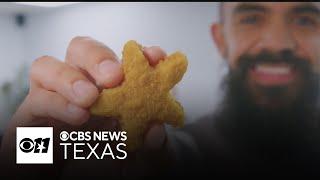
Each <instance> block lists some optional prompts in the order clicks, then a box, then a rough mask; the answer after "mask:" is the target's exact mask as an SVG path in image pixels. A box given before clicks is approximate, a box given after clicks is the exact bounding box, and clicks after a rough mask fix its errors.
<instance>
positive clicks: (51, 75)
mask: <svg viewBox="0 0 320 180" xmlns="http://www.w3.org/2000/svg"><path fill="white" fill-rule="evenodd" d="M30 79H31V89H30V91H33V89H39V88H44V89H46V90H49V91H54V92H57V93H58V94H60V95H62V96H63V97H64V98H66V99H67V100H68V101H69V102H70V103H72V104H75V105H77V106H79V107H83V108H87V107H89V106H90V105H91V104H92V103H93V102H94V101H95V100H96V98H97V97H98V93H99V92H98V89H97V87H96V86H95V85H94V84H92V83H91V82H90V81H89V80H88V79H87V78H86V76H85V75H83V74H82V73H80V72H79V71H77V70H75V69H74V68H72V67H71V66H69V65H67V64H65V63H63V62H60V61H59V60H57V59H55V58H53V57H49V56H44V57H41V58H39V59H37V60H36V61H35V62H34V63H33V65H32V67H31V73H30Z"/></svg>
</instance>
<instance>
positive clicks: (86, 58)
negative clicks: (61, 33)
mask: <svg viewBox="0 0 320 180" xmlns="http://www.w3.org/2000/svg"><path fill="white" fill-rule="evenodd" d="M66 63H68V64H70V65H72V66H73V67H75V68H77V69H80V70H82V71H85V73H86V75H89V76H90V79H92V80H94V81H95V83H96V85H97V86H100V87H107V88H109V87H115V86H117V85H118V84H120V82H121V81H122V79H123V72H122V68H121V64H120V63H119V62H118V57H117V56H116V54H115V53H114V52H113V51H112V50H111V49H110V48H109V47H107V46H106V45H104V44H103V43H101V42H99V41H96V40H94V39H92V38H90V37H75V38H73V39H72V40H71V42H70V44H69V47H68V49H67V54H66Z"/></svg>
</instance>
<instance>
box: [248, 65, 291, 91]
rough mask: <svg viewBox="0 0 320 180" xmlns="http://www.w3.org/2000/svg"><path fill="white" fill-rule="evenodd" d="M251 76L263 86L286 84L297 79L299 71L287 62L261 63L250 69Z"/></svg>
mask: <svg viewBox="0 0 320 180" xmlns="http://www.w3.org/2000/svg"><path fill="white" fill-rule="evenodd" d="M249 78H250V79H252V80H253V81H254V82H255V83H256V84H258V85H261V86H268V87H269V86H284V85H289V84H290V83H291V82H293V81H294V80H296V79H297V72H296V70H295V68H294V67H293V66H292V65H289V64H287V63H259V64H256V65H254V66H253V67H252V68H251V69H250V70H249Z"/></svg>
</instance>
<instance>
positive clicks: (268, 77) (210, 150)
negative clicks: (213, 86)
mask: <svg viewBox="0 0 320 180" xmlns="http://www.w3.org/2000/svg"><path fill="white" fill-rule="evenodd" d="M319 7H320V6H319V4H318V3H304V2H294V3H293V2H288V3H258V2H257V3H253V2H251V3H240V2H237V3H223V4H221V6H220V11H221V13H220V15H221V17H220V23H217V24H214V25H212V28H211V30H212V35H213V38H214V41H215V42H216V45H217V46H218V48H219V51H220V53H221V54H222V56H223V57H224V59H226V60H227V62H228V65H229V70H230V71H229V74H228V75H227V77H226V81H225V88H226V97H225V99H224V101H223V103H222V104H221V106H220V109H219V110H218V111H217V112H216V113H215V114H214V115H213V116H209V117H206V118H204V119H203V120H200V121H198V122H197V123H196V124H192V125H190V126H187V127H186V129H185V131H184V137H186V136H187V134H188V136H189V138H185V139H188V142H184V143H183V141H177V142H178V143H179V146H178V145H177V147H184V148H180V150H181V151H180V152H179V153H178V154H184V155H183V156H182V157H180V158H181V160H182V162H183V163H181V164H182V165H187V166H186V167H185V168H188V166H190V165H191V164H192V163H190V162H193V161H194V159H192V160H190V158H191V156H190V154H194V153H190V152H187V151H186V150H190V149H193V151H194V152H198V153H196V154H198V155H199V157H196V159H197V160H199V161H200V164H202V165H203V164H205V166H200V167H199V164H197V163H193V164H196V166H194V167H192V169H193V170H194V169H196V170H200V171H199V172H205V173H211V174H212V172H214V171H216V172H222V173H228V172H233V173H250V172H260V173H262V172H264V173H277V174H279V173H283V174H289V173H317V174H318V173H319V171H318V168H319V167H320V146H319V140H320V129H319V113H318V109H319V107H317V106H318V105H317V103H318V99H317V98H318V94H319V68H318V67H319V53H318V52H319V45H320V44H319V43H320V41H319V40H320V39H319V38H320V34H319V30H320V29H319V28H320V26H319V25H320V21H319V20H320V16H319V15H320V11H319ZM180 136H181V135H180ZM190 141H192V142H194V143H190ZM183 144H184V145H185V146H183ZM191 144H194V146H192V147H194V148H188V146H189V147H190V145H191ZM175 149H179V148H175ZM192 158H193V157H192ZM187 162H189V163H187ZM183 171H186V169H183Z"/></svg>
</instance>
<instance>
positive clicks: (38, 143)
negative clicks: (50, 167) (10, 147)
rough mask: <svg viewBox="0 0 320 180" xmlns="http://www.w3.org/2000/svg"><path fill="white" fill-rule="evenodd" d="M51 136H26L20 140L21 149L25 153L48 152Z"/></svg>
mask: <svg viewBox="0 0 320 180" xmlns="http://www.w3.org/2000/svg"><path fill="white" fill-rule="evenodd" d="M49 142H50V138H45V139H42V138H37V139H35V140H32V139H30V138H24V139H22V140H21V141H20V145H19V147H20V150H21V151H22V152H25V153H29V152H32V151H33V152H34V153H47V152H48V148H49Z"/></svg>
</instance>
